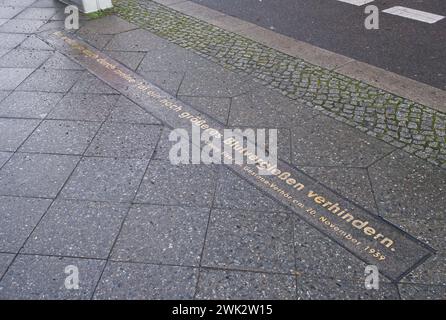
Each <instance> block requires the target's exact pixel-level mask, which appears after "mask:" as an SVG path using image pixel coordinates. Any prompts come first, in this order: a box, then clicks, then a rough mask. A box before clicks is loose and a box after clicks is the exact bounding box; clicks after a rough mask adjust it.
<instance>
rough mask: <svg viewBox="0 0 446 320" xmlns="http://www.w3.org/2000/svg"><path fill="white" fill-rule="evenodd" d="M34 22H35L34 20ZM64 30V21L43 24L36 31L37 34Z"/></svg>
mask: <svg viewBox="0 0 446 320" xmlns="http://www.w3.org/2000/svg"><path fill="white" fill-rule="evenodd" d="M34 21H35V20H34ZM64 28H65V22H64V21H59V20H56V21H48V22H46V23H45V24H43V25H42V26H41V27H40V28H39V29H37V31H36V32H37V33H42V32H56V31H60V30H63V29H64Z"/></svg>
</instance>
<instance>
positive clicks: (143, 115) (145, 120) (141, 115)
mask: <svg viewBox="0 0 446 320" xmlns="http://www.w3.org/2000/svg"><path fill="white" fill-rule="evenodd" d="M108 119H109V121H111V122H125V123H139V124H161V122H160V121H159V120H158V119H156V118H155V117H154V116H152V115H151V114H150V113H148V112H147V111H146V110H144V109H143V108H141V107H140V106H138V105H137V104H136V103H134V102H132V101H130V100H129V99H127V98H126V97H124V96H120V97H119V99H118V101H117V102H116V106H115V108H114V109H113V111H112V112H111V114H110V117H109V118H108Z"/></svg>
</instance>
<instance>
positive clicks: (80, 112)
mask: <svg viewBox="0 0 446 320" xmlns="http://www.w3.org/2000/svg"><path fill="white" fill-rule="evenodd" d="M117 99H118V96H117V95H100V94H83V93H78V94H74V93H73V94H72V93H68V94H67V95H66V96H64V98H63V99H62V100H61V101H60V102H59V103H58V104H57V106H56V107H55V108H54V109H53V110H52V111H51V112H50V113H49V114H48V116H47V118H48V119H60V120H85V121H104V120H105V119H106V118H107V117H108V115H109V114H110V112H111V111H112V110H113V106H114V104H115V103H116V101H117ZM91 106H94V108H92V107H91Z"/></svg>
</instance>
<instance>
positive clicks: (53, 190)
mask: <svg viewBox="0 0 446 320" xmlns="http://www.w3.org/2000/svg"><path fill="white" fill-rule="evenodd" d="M78 161H79V157H75V156H65V155H49V154H26V153H16V154H15V155H14V156H13V157H12V158H11V159H10V160H9V161H8V162H7V163H6V165H5V166H4V167H3V168H2V169H1V170H0V182H1V183H0V194H2V195H15V196H24V197H27V196H28V197H43V198H54V197H56V195H57V193H58V192H59V190H60V189H61V188H62V186H63V184H64V183H65V181H66V180H67V179H68V177H69V175H70V174H71V172H72V171H73V169H74V168H75V166H76V164H77V162H78Z"/></svg>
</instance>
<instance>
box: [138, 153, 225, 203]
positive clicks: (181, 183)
mask: <svg viewBox="0 0 446 320" xmlns="http://www.w3.org/2000/svg"><path fill="white" fill-rule="evenodd" d="M217 177H218V171H217V170H216V168H215V166H212V165H204V164H201V165H198V164H195V165H192V164H184V165H173V164H171V163H170V162H168V161H159V160H152V161H151V162H150V164H149V167H148V168H147V172H146V175H145V176H144V179H143V181H142V184H141V187H140V189H139V191H138V195H137V196H136V199H135V201H136V202H138V203H151V204H162V205H186V206H198V207H210V206H211V205H212V200H213V197H214V192H215V186H216V179H217Z"/></svg>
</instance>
